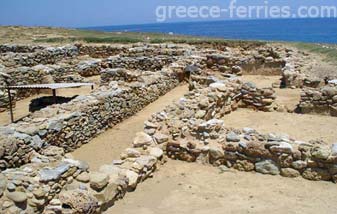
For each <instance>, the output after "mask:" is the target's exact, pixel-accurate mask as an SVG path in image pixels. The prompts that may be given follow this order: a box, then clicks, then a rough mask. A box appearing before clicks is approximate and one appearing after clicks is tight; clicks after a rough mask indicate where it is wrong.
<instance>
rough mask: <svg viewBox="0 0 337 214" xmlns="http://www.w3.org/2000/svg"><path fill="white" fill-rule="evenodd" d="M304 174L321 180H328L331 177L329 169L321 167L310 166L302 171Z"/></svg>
mask: <svg viewBox="0 0 337 214" xmlns="http://www.w3.org/2000/svg"><path fill="white" fill-rule="evenodd" d="M302 176H303V177H304V178H306V179H308V180H312V181H320V180H323V181H328V180H330V179H331V176H330V173H329V172H328V170H325V169H321V168H308V169H306V170H305V171H304V172H303V173H302Z"/></svg>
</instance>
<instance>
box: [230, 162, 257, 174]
mask: <svg viewBox="0 0 337 214" xmlns="http://www.w3.org/2000/svg"><path fill="white" fill-rule="evenodd" d="M234 169H237V170H239V171H245V172H250V171H253V170H254V169H255V165H254V164H253V163H251V162H249V161H247V160H238V161H236V163H235V164H234Z"/></svg>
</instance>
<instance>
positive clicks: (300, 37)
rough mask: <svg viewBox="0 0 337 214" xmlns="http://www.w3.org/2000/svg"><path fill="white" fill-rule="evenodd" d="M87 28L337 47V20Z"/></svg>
mask: <svg viewBox="0 0 337 214" xmlns="http://www.w3.org/2000/svg"><path fill="white" fill-rule="evenodd" d="M85 29H90V30H98V31H106V32H155V33H166V34H180V35H192V36H205V37H214V38H223V39H235V40H265V41H291V42H308V43H330V44H337V18H321V19H256V20H226V21H208V22H181V23H155V24H143V25H122V26H102V27H89V28H85Z"/></svg>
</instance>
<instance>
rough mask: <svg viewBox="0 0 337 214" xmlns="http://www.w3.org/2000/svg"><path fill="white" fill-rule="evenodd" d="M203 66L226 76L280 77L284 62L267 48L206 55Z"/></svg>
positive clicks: (232, 50) (233, 50)
mask: <svg viewBox="0 0 337 214" xmlns="http://www.w3.org/2000/svg"><path fill="white" fill-rule="evenodd" d="M205 64H206V65H207V67H208V68H209V69H212V70H215V71H220V72H222V73H228V74H236V75H242V74H250V75H256V74H259V75H280V74H281V71H282V68H283V67H284V65H285V61H284V60H283V59H282V58H280V56H279V55H278V53H277V52H275V51H274V50H273V49H272V48H268V47H260V48H259V49H257V50H256V51H254V50H244V49H239V50H238V49H230V48H227V49H226V50H225V51H224V52H219V53H213V54H208V55H207V56H206V61H205Z"/></svg>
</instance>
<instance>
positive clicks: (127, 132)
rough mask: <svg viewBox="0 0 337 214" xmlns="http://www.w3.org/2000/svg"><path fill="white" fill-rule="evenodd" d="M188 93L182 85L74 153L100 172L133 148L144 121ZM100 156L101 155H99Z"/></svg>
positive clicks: (92, 168) (185, 86) (186, 88)
mask: <svg viewBox="0 0 337 214" xmlns="http://www.w3.org/2000/svg"><path fill="white" fill-rule="evenodd" d="M187 92H188V87H187V85H180V86H178V87H176V88H175V89H173V90H172V91H170V92H168V93H167V94H166V95H164V96H162V97H160V98H159V99H158V100H156V101H155V102H153V103H151V104H150V105H148V106H146V107H145V108H144V109H143V110H142V111H140V112H138V113H137V114H136V115H134V116H132V117H130V118H128V119H126V120H124V121H123V122H121V123H119V124H117V125H116V126H114V127H113V128H112V129H109V130H107V131H106V132H104V133H102V134H100V135H99V136H98V137H96V138H95V139H93V140H92V141H90V142H89V143H88V144H86V145H83V146H82V147H81V148H78V149H77V150H76V151H74V152H73V153H72V155H73V156H74V157H75V158H76V159H79V160H84V161H86V162H87V163H88V164H89V166H90V169H91V170H98V169H99V167H100V166H101V165H103V164H107V163H110V162H112V161H113V160H116V159H119V157H120V154H121V153H122V152H123V151H124V150H125V149H126V148H129V147H132V142H133V139H134V137H135V135H136V133H137V132H141V131H143V129H144V121H145V120H147V119H148V118H149V117H150V116H151V114H153V113H155V112H158V111H160V110H161V109H164V107H165V106H167V105H169V104H171V103H172V102H173V101H175V100H179V99H180V98H181V97H183V96H184V94H185V93H187ZM97 154H99V155H97Z"/></svg>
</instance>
